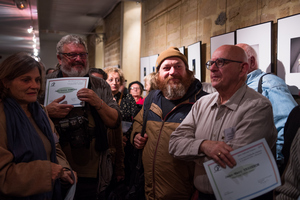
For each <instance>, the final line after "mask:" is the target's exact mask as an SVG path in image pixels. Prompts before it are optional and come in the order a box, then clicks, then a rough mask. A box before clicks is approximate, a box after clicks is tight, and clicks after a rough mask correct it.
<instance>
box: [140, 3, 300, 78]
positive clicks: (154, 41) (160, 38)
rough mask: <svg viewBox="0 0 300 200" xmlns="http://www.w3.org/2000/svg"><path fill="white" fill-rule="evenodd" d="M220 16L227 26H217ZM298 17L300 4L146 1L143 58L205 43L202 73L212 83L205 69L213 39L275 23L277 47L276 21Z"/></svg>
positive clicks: (274, 31)
mask: <svg viewBox="0 0 300 200" xmlns="http://www.w3.org/2000/svg"><path fill="white" fill-rule="evenodd" d="M221 12H225V13H226V16H227V20H226V23H225V24H224V25H216V24H215V20H216V19H217V18H218V15H219V14H220V13H221ZM298 13H300V1H299V0H256V1H254V0H227V1H224V0H147V1H144V2H143V3H142V43H141V57H145V56H151V55H154V54H159V53H160V52H161V51H163V50H165V49H167V48H168V47H169V46H171V45H174V46H178V47H181V46H186V47H187V46H188V45H190V44H193V43H195V42H198V41H202V48H201V50H202V66H203V69H202V71H203V72H205V74H204V78H205V79H204V80H205V81H206V82H210V79H209V73H208V71H207V70H206V69H205V67H204V66H205V65H204V64H205V62H206V61H207V60H209V59H210V56H211V55H210V37H212V36H216V35H220V34H224V33H227V32H231V31H234V30H236V29H238V28H243V27H247V26H251V25H255V24H259V23H263V22H267V21H273V22H274V23H275V26H274V27H275V28H274V30H273V33H274V36H275V37H274V41H273V43H274V44H275V45H276V41H277V38H276V35H277V34H276V31H277V29H276V27H277V24H276V23H277V19H278V18H282V17H286V16H289V15H293V14H298ZM275 45H274V48H275V49H276V48H277V47H276V46H275ZM275 53H276V52H275Z"/></svg>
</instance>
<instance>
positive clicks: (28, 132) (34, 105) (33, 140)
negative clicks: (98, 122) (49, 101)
mask: <svg viewBox="0 0 300 200" xmlns="http://www.w3.org/2000/svg"><path fill="white" fill-rule="evenodd" d="M41 79H42V69H41V66H40V64H39V63H38V62H37V61H35V60H34V59H33V58H32V57H31V56H29V55H27V54H25V53H17V54H14V55H12V56H10V57H8V58H7V59H6V60H4V61H3V62H2V63H1V65H0V80H1V81H0V99H1V102H0V133H1V134H0V155H1V159H0V199H1V200H5V199H19V197H24V199H26V200H30V199H35V200H39V199H41V200H45V199H61V194H60V181H59V179H60V180H62V181H64V182H69V183H71V184H73V180H72V178H71V173H70V171H66V170H65V168H64V167H67V168H69V165H68V162H67V161H66V159H65V157H64V154H63V153H62V151H61V150H60V149H59V144H56V142H58V138H57V136H56V135H54V125H53V123H52V122H51V121H49V118H48V116H47V113H46V112H45V110H44V109H43V108H42V106H41V105H40V104H39V103H38V102H37V96H38V94H39V91H40V87H41V83H42V80H41ZM58 161H59V163H60V164H58ZM63 166H64V167H63ZM25 197H26V198H25Z"/></svg>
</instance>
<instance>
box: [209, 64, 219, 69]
mask: <svg viewBox="0 0 300 200" xmlns="http://www.w3.org/2000/svg"><path fill="white" fill-rule="evenodd" d="M218 69H219V68H218V67H217V65H216V63H215V62H214V63H213V64H212V65H211V66H210V69H209V70H210V71H216V70H218Z"/></svg>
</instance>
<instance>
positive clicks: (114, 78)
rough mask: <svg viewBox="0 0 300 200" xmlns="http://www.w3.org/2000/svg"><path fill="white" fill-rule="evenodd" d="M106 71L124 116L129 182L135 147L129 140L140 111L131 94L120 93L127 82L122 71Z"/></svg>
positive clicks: (125, 161)
mask: <svg viewBox="0 0 300 200" xmlns="http://www.w3.org/2000/svg"><path fill="white" fill-rule="evenodd" d="M104 71H105V72H106V73H107V79H106V82H107V83H108V84H109V85H110V88H111V91H112V94H113V96H114V98H115V100H116V101H117V103H118V104H119V106H120V111H121V115H122V129H123V144H124V145H125V148H124V151H125V158H124V164H125V181H126V182H128V181H129V177H130V157H131V155H132V151H133V146H132V145H131V143H130V142H129V140H128V139H129V137H130V133H131V130H132V128H131V124H132V121H133V118H134V117H135V115H136V114H137V112H138V110H137V106H136V103H135V100H134V98H133V97H132V96H131V94H123V93H121V92H119V89H120V86H121V85H122V84H123V83H124V80H125V78H124V76H123V72H122V70H121V69H119V68H117V67H108V68H105V69H104Z"/></svg>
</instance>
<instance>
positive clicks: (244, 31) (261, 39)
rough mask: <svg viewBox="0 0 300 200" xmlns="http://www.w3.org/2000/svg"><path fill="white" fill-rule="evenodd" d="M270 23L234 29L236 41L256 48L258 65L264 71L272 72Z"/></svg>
mask: <svg viewBox="0 0 300 200" xmlns="http://www.w3.org/2000/svg"><path fill="white" fill-rule="evenodd" d="M272 24H273V22H266V23H262V24H258V25H254V26H249V27H246V28H241V29H237V30H236V43H237V44H239V43H246V44H248V45H250V46H252V47H253V48H254V49H255V50H256V53H257V57H258V67H259V69H261V70H262V71H264V72H272V69H271V68H272V67H271V66H272Z"/></svg>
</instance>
